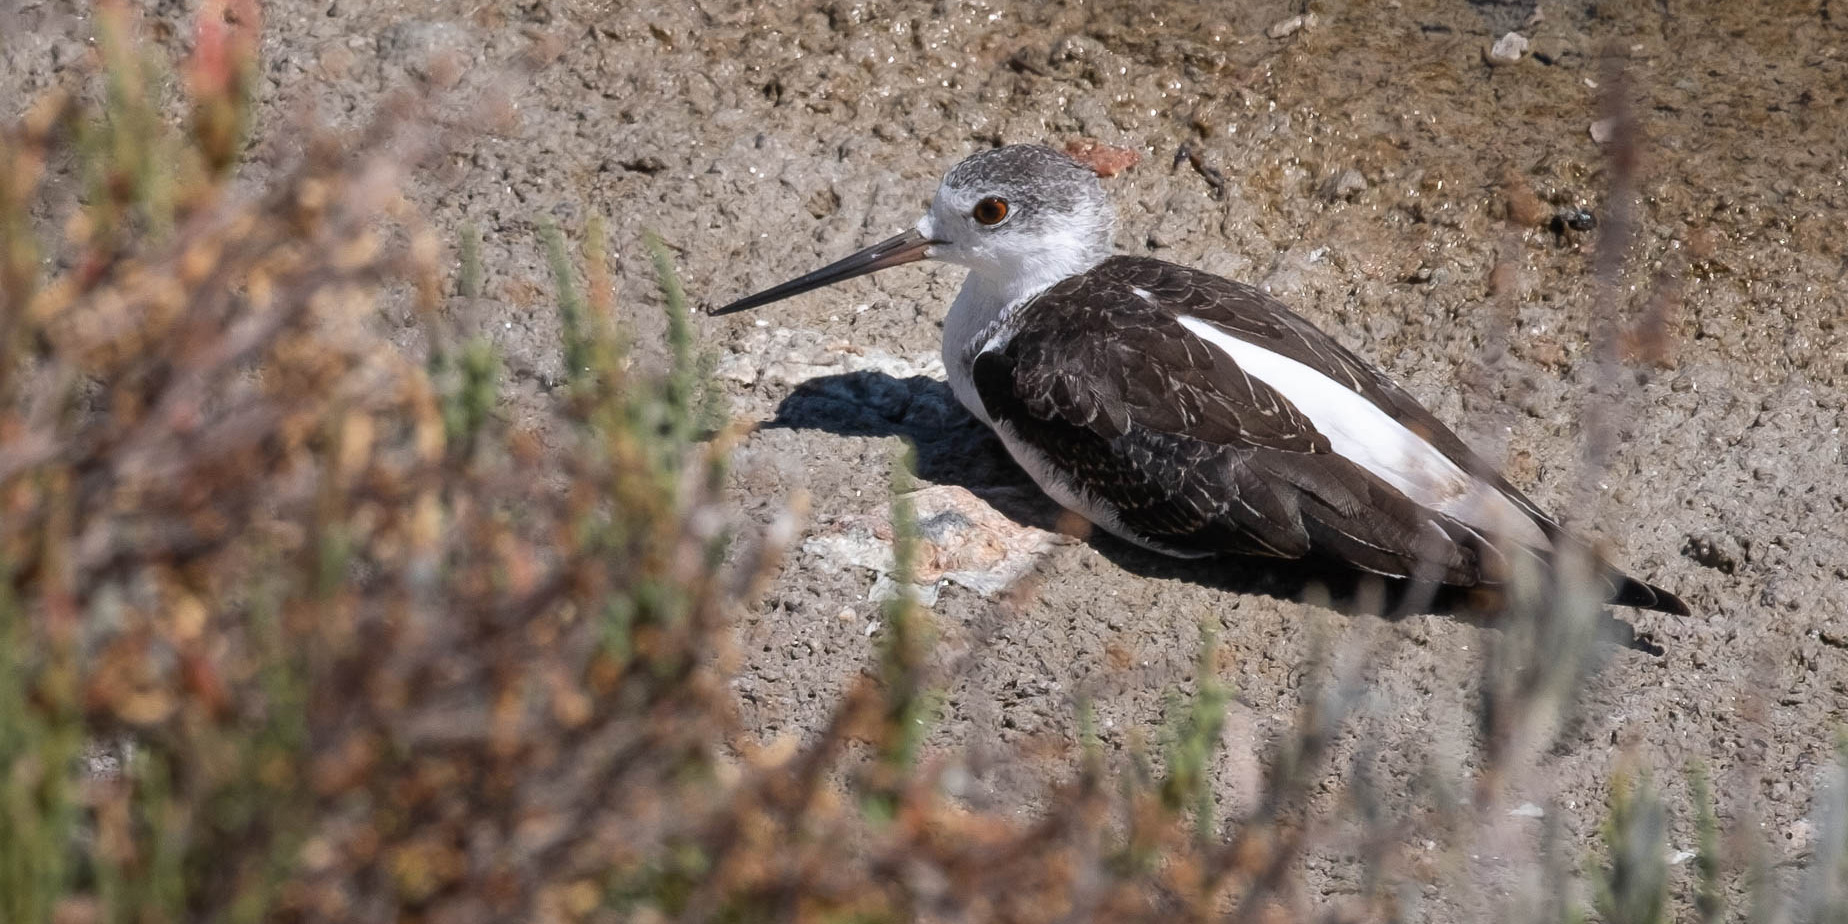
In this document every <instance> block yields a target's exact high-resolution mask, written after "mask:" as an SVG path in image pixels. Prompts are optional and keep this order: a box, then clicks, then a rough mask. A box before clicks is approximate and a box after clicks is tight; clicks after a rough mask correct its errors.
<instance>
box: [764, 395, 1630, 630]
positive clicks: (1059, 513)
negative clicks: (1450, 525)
mask: <svg viewBox="0 0 1848 924" xmlns="http://www.w3.org/2000/svg"><path fill="white" fill-rule="evenodd" d="M763 427H765V428H789V429H798V430H821V431H824V432H827V433H835V434H839V435H842V436H899V437H903V438H904V439H906V440H907V441H909V442H910V443H911V444H912V445H913V446H915V447H916V448H917V465H918V472H917V474H918V477H919V478H920V479H922V480H924V481H927V482H930V483H932V484H947V485H957V486H959V487H962V488H965V489H967V490H968V491H969V492H970V493H973V494H975V495H976V496H977V497H980V498H982V500H984V501H986V502H987V503H988V504H989V505H990V506H992V507H994V508H995V509H996V510H998V511H1000V512H1001V513H1002V514H1003V515H1005V516H1007V517H1008V518H1010V519H1012V520H1014V521H1015V522H1016V523H1020V524H1022V525H1026V526H1033V527H1037V528H1039V529H1046V530H1058V529H1060V527H1061V525H1062V524H1064V525H1067V526H1069V524H1070V523H1071V521H1072V520H1073V519H1075V518H1073V517H1071V516H1069V515H1066V514H1065V512H1064V510H1063V509H1062V508H1061V507H1060V506H1059V505H1058V504H1057V503H1056V502H1054V501H1053V500H1052V499H1051V498H1049V497H1047V496H1046V495H1045V493H1044V492H1042V491H1040V489H1039V488H1038V487H1037V486H1036V485H1035V484H1034V483H1033V480H1032V479H1031V478H1030V477H1028V475H1027V473H1026V472H1025V471H1023V470H1021V468H1020V466H1018V465H1016V464H1015V463H1014V460H1013V458H1012V457H1010V456H1009V455H1008V454H1007V449H1006V448H1005V447H1003V446H1002V445H1001V441H1000V439H999V438H997V437H996V436H995V435H994V433H993V431H991V430H989V429H988V428H987V427H986V426H984V425H983V424H982V423H981V422H980V421H978V420H976V419H975V418H974V417H973V416H971V415H970V414H969V412H968V411H967V410H965V409H964V408H963V407H962V405H961V404H959V403H958V402H957V401H956V397H955V395H954V394H952V393H951V391H950V387H949V386H948V385H946V384H944V383H943V382H939V381H937V380H935V379H931V378H926V377H924V376H912V377H910V378H906V379H898V378H894V377H892V376H890V375H886V374H884V373H881V372H849V373H845V374H842V375H830V376H823V377H821V378H816V379H811V380H809V381H807V382H804V383H802V384H801V385H799V386H797V387H796V389H795V390H794V391H793V392H791V393H790V394H789V396H788V397H786V398H784V399H783V401H782V403H781V404H780V405H778V406H777V415H776V417H775V419H773V420H771V421H769V422H768V423H765V424H763ZM1083 538H1084V540H1085V541H1086V542H1087V543H1089V544H1090V545H1091V547H1092V548H1094V549H1096V550H1097V551H1098V553H1099V554H1101V555H1103V556H1104V557H1105V558H1108V559H1110V560H1111V561H1112V562H1113V563H1115V564H1116V565H1117V566H1118V567H1120V568H1122V569H1123V570H1125V571H1128V572H1130V573H1132V574H1136V575H1141V576H1143V577H1150V578H1163V579H1168V580H1179V581H1189V582H1192V583H1195V584H1200V585H1203V586H1207V587H1212V588H1215V589H1218V590H1224V591H1228V592H1232V593H1240V594H1262V595H1264V596H1269V597H1276V598H1279V599H1283V600H1290V601H1295V602H1303V603H1314V604H1318V605H1322V606H1327V607H1329V608H1330V609H1333V610H1335V611H1337V612H1340V613H1343V614H1346V615H1349V616H1358V615H1372V616H1379V617H1382V618H1385V619H1389V620H1397V619H1401V618H1404V617H1405V616H1408V615H1413V614H1417V613H1434V614H1438V615H1442V616H1447V617H1449V618H1452V619H1456V620H1458V621H1459V622H1464V623H1467V624H1470V625H1474V626H1493V625H1494V624H1495V622H1496V621H1497V618H1498V616H1499V612H1498V611H1497V610H1496V609H1495V608H1494V604H1493V601H1485V600H1484V599H1483V597H1482V594H1480V593H1479V592H1477V591H1471V590H1463V589H1458V588H1449V587H1439V588H1432V587H1430V586H1428V585H1421V584H1417V583H1415V582H1412V581H1405V580H1393V579H1386V578H1380V577H1378V576H1375V575H1370V574H1363V573H1359V572H1356V571H1354V570H1352V569H1349V568H1345V567H1342V566H1339V565H1334V564H1330V563H1326V562H1318V561H1314V560H1309V561H1288V560H1280V559H1273V558H1259V557H1252V556H1242V555H1226V556H1220V557H1217V558H1207V559H1179V558H1173V557H1170V556H1166V555H1160V554H1157V553H1155V552H1151V551H1148V550H1147V549H1144V548H1141V547H1140V546H1136V545H1133V544H1131V543H1129V542H1126V541H1124V540H1121V539H1118V538H1117V537H1115V536H1112V535H1110V534H1109V533H1106V532H1103V531H1102V530H1092V531H1090V533H1089V534H1088V535H1086V536H1084V537H1083ZM1485 604H1486V605H1485ZM1604 619H1605V625H1603V626H1602V627H1601V633H1602V634H1603V635H1604V636H1605V637H1606V638H1608V639H1609V640H1610V641H1612V642H1614V643H1616V644H1619V645H1623V646H1625V647H1628V648H1634V649H1636V650H1638V651H1644V652H1649V653H1652V654H1660V653H1661V649H1660V648H1659V647H1657V646H1655V644H1654V643H1653V642H1652V641H1651V640H1649V639H1648V638H1647V637H1646V636H1638V635H1637V634H1636V630H1635V627H1634V626H1632V625H1631V624H1630V623H1628V622H1625V621H1623V620H1621V619H1618V618H1617V617H1615V616H1613V615H1611V614H1609V613H1608V612H1607V613H1606V614H1605V616H1604Z"/></svg>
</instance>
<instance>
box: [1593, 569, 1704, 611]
mask: <svg viewBox="0 0 1848 924" xmlns="http://www.w3.org/2000/svg"><path fill="white" fill-rule="evenodd" d="M1610 581H1611V584H1612V585H1613V590H1612V591H1611V595H1610V597H1609V601H1610V602H1611V603H1613V604H1616V605H1617V606H1634V607H1636V608H1638V609H1644V610H1655V611H1656V612H1658V613H1669V614H1672V615H1675V616H1691V615H1693V613H1692V611H1690V610H1689V609H1688V605H1687V604H1686V603H1684V602H1682V600H1681V598H1680V597H1677V596H1675V595H1674V594H1673V593H1671V592H1669V591H1667V590H1663V589H1662V588H1660V587H1657V586H1655V585H1654V584H1651V583H1649V582H1647V581H1639V580H1637V579H1636V578H1633V577H1631V576H1629V575H1627V574H1624V573H1622V572H1619V571H1615V570H1613V571H1612V572H1611V574H1610Z"/></svg>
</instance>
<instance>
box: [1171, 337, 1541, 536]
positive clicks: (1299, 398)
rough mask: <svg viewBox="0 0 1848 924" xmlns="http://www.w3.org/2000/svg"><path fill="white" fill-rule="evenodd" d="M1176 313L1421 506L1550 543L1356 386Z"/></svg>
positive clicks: (1336, 445) (1347, 453) (1343, 450)
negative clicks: (1362, 394)
mask: <svg viewBox="0 0 1848 924" xmlns="http://www.w3.org/2000/svg"><path fill="white" fill-rule="evenodd" d="M1177 320H1179V321H1180V322H1181V326H1182V327H1185V328H1187V330H1188V331H1190V332H1191V333H1193V334H1194V335H1195V336H1197V337H1199V338H1200V339H1202V340H1205V341H1206V342H1208V343H1210V344H1212V345H1214V346H1216V347H1218V348H1219V349H1221V350H1224V351H1225V353H1226V355H1227V356H1230V357H1232V361H1233V362H1235V363H1238V366H1239V368H1240V369H1242V370H1244V372H1245V374H1247V375H1250V376H1253V377H1255V378H1257V379H1260V380H1262V381H1263V382H1264V384H1266V385H1269V386H1270V387H1271V388H1272V389H1273V390H1275V391H1276V392H1277V393H1278V394H1280V395H1282V396H1283V397H1284V400H1286V401H1289V402H1290V403H1291V404H1292V405H1295V407H1296V409H1297V410H1298V411H1301V412H1302V414H1303V416H1305V417H1307V418H1309V422H1310V423H1312V424H1315V428H1316V429H1317V430H1320V431H1321V432H1322V435H1323V436H1326V437H1328V442H1329V445H1330V446H1331V447H1332V448H1333V449H1334V451H1335V452H1337V453H1339V454H1340V455H1342V456H1343V457H1345V458H1347V459H1348V461H1350V462H1353V463H1354V464H1355V465H1358V466H1360V467H1361V468H1364V469H1366V470H1367V471H1369V472H1372V473H1373V474H1374V475H1375V476H1376V477H1378V478H1379V479H1380V480H1381V481H1384V482H1386V483H1387V484H1388V485H1391V486H1392V487H1393V488H1394V489H1396V490H1398V491H1399V492H1400V493H1402V494H1404V495H1405V496H1406V497H1409V498H1411V499H1412V500H1413V501H1414V502H1416V503H1417V504H1419V505H1420V506H1423V507H1427V508H1430V509H1432V510H1436V511H1438V512H1440V513H1443V514H1445V515H1447V516H1451V517H1454V518H1456V519H1457V520H1459V521H1461V522H1463V523H1466V524H1468V525H1470V526H1473V527H1475V528H1477V529H1480V530H1484V531H1486V532H1488V533H1489V534H1491V535H1497V536H1502V537H1505V538H1507V539H1511V540H1513V541H1515V542H1519V543H1521V544H1523V545H1527V546H1531V547H1534V548H1540V549H1545V548H1550V547H1551V546H1552V543H1550V542H1548V541H1547V538H1546V534H1545V533H1543V532H1541V531H1540V527H1539V526H1538V525H1537V524H1535V523H1534V521H1533V519H1532V518H1531V517H1529V516H1528V515H1527V514H1526V513H1525V512H1524V511H1522V510H1521V508H1520V507H1518V506H1516V505H1515V503H1514V502H1513V501H1511V500H1509V499H1508V498H1507V496H1506V495H1504V494H1502V492H1501V491H1499V490H1497V489H1496V488H1495V486H1494V485H1491V484H1488V483H1486V482H1484V481H1482V480H1481V479H1479V478H1476V477H1474V476H1472V475H1470V474H1469V473H1468V472H1466V471H1464V470H1463V469H1461V468H1459V467H1458V466H1457V464H1456V463H1455V462H1452V461H1450V458H1449V457H1448V456H1446V455H1444V454H1443V453H1442V452H1440V451H1438V449H1437V447H1435V446H1433V445H1431V444H1430V443H1429V442H1427V441H1425V440H1424V438H1422V437H1420V436H1419V435H1418V434H1416V433H1413V432H1412V431H1411V430H1410V429H1408V428H1407V427H1406V426H1405V425H1404V424H1402V423H1400V422H1398V421H1397V420H1394V419H1393V418H1392V416H1391V415H1389V414H1387V413H1386V412H1385V411H1382V410H1380V409H1379V408H1377V407H1375V406H1374V405H1373V402H1371V401H1368V400H1367V399H1366V398H1364V397H1362V396H1361V395H1360V393H1358V392H1356V391H1354V390H1352V389H1350V388H1348V387H1347V386H1345V385H1342V384H1341V383H1339V382H1336V381H1335V380H1334V379H1331V378H1329V377H1328V376H1326V375H1323V374H1322V373H1320V372H1317V371H1316V370H1314V369H1312V368H1310V367H1308V366H1305V365H1303V364H1302V363H1300V362H1297V361H1296V360H1294V359H1291V358H1289V357H1288V356H1284V355H1282V354H1279V353H1273V352H1271V351H1270V350H1267V349H1264V348H1263V347H1261V346H1257V345H1255V344H1252V343H1247V342H1246V341H1243V340H1240V339H1238V338H1237V337H1234V336H1232V335H1231V334H1228V333H1226V332H1225V331H1223V330H1220V329H1219V328H1218V327H1216V326H1214V325H1213V324H1211V323H1209V322H1206V321H1202V320H1200V319H1199V318H1195V317H1190V316H1187V315H1182V316H1180V317H1179V318H1178V319H1177Z"/></svg>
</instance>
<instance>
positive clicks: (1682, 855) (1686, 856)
mask: <svg viewBox="0 0 1848 924" xmlns="http://www.w3.org/2000/svg"><path fill="white" fill-rule="evenodd" d="M1695 856H1696V854H1695V853H1694V851H1692V850H1677V851H1675V852H1674V853H1671V854H1669V855H1668V865H1669V866H1680V865H1681V864H1683V863H1686V862H1688V861H1689V860H1692V859H1694V857H1695Z"/></svg>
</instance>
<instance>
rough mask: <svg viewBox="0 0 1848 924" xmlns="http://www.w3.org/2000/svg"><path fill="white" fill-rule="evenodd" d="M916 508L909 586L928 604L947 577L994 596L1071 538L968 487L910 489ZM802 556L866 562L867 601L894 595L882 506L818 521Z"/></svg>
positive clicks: (860, 565) (847, 562)
mask: <svg viewBox="0 0 1848 924" xmlns="http://www.w3.org/2000/svg"><path fill="white" fill-rule="evenodd" d="M910 499H911V502H912V504H913V508H914V509H915V510H916V512H917V523H918V532H919V543H918V545H919V548H918V554H917V564H916V567H915V569H914V573H913V575H912V586H911V587H910V588H909V590H910V591H911V593H912V594H913V596H914V597H915V598H916V599H917V601H918V602H919V603H922V604H924V605H925V606H930V605H931V604H933V603H935V602H936V600H937V594H938V591H939V590H940V588H941V587H942V586H943V585H944V584H945V583H950V584H955V585H958V586H960V587H963V588H966V589H968V590H972V591H974V592H976V593H977V594H980V595H981V596H983V597H993V596H995V595H996V594H999V593H1000V592H1002V591H1003V590H1006V589H1007V588H1008V587H1009V586H1010V585H1012V584H1013V583H1014V582H1015V581H1017V580H1019V579H1020V578H1021V576H1022V575H1025V574H1026V573H1027V572H1028V571H1031V570H1032V569H1033V566H1034V564H1035V563H1036V562H1037V561H1038V560H1039V558H1040V556H1042V555H1044V554H1045V553H1046V552H1048V551H1051V550H1052V549H1053V548H1054V547H1055V546H1058V545H1061V544H1064V543H1066V542H1069V541H1071V540H1069V539H1067V538H1066V537H1063V536H1060V535H1057V534H1055V533H1050V532H1047V531H1045V530H1042V529H1035V528H1034V527H1031V526H1022V525H1020V524H1019V523H1016V522H1014V521H1013V520H1010V519H1008V518H1007V517H1006V516H1004V515H1002V514H1001V513H1000V512H998V511H996V510H995V509H994V508H993V507H990V506H989V505H988V504H987V502H985V501H983V500H982V499H981V498H979V497H977V496H975V495H974V494H973V493H970V491H969V490H968V489H967V488H963V487H959V486H956V485H934V486H932V487H928V488H924V489H923V490H920V491H914V492H912V493H911V495H910ZM802 551H803V552H804V553H805V554H808V555H813V556H816V557H818V558H821V559H823V560H824V561H826V562H828V563H830V564H832V565H834V566H836V567H856V568H865V569H867V570H869V571H872V572H873V573H874V574H875V575H877V577H876V578H875V579H874V581H873V586H872V589H871V590H870V591H868V593H867V599H869V600H873V601H878V600H884V599H889V598H892V597H895V596H897V595H898V594H899V592H900V591H901V590H903V589H906V588H901V587H900V586H899V584H898V582H897V581H896V580H895V579H894V578H893V577H892V570H893V568H894V567H895V564H894V559H893V556H892V523H891V519H890V517H889V516H888V515H887V514H886V513H885V512H883V511H882V512H880V513H877V514H865V515H850V516H844V517H840V518H839V519H836V520H835V521H833V522H831V523H828V524H825V525H821V526H818V527H817V529H816V531H815V534H814V535H812V536H810V537H809V538H808V540H807V541H805V542H804V543H803V544H802Z"/></svg>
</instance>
